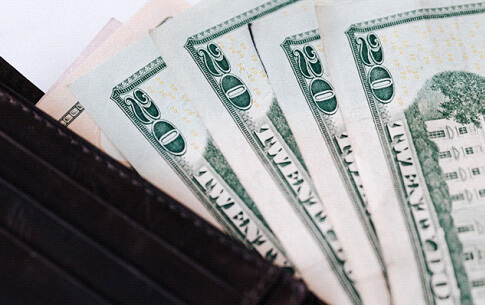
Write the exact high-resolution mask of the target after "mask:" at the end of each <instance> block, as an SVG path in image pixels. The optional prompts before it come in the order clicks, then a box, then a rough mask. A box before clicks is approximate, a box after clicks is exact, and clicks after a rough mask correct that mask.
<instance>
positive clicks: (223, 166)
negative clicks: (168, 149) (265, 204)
mask: <svg viewBox="0 0 485 305" xmlns="http://www.w3.org/2000/svg"><path fill="white" fill-rule="evenodd" d="M204 158H205V159H206V160H207V162H209V164H210V165H211V166H212V168H214V170H215V171H216V172H217V173H218V174H219V176H221V177H224V181H225V182H226V183H227V184H228V185H229V186H230V187H231V188H232V189H233V190H234V191H235V192H236V193H237V194H238V196H239V197H240V198H241V200H243V201H244V202H245V203H246V205H247V207H248V208H250V209H251V210H252V211H253V212H254V215H256V216H257V217H258V218H259V220H261V222H262V223H263V224H264V225H265V226H267V227H268V228H269V225H268V224H267V223H266V221H265V220H264V218H263V216H262V215H261V213H260V212H259V210H258V208H257V207H256V204H255V203H254V201H253V200H252V199H251V197H249V194H248V193H247V192H246V189H245V188H244V187H243V186H242V185H241V183H240V182H239V179H238V178H237V176H236V174H235V173H234V172H233V171H232V168H231V167H230V166H229V163H228V162H227V160H226V158H224V156H223V155H222V153H221V151H220V150H219V148H217V146H216V145H215V143H214V142H213V140H212V138H209V140H208V142H207V147H206V149H205V152H204Z"/></svg>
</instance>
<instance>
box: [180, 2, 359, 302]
mask: <svg viewBox="0 0 485 305" xmlns="http://www.w3.org/2000/svg"><path fill="white" fill-rule="evenodd" d="M298 1H299V0H272V1H269V2H267V3H266V4H263V5H261V6H259V7H256V8H254V9H252V10H250V11H248V12H245V13H243V14H240V15H238V16H236V17H234V18H231V19H229V20H227V21H226V22H223V23H220V24H218V25H216V26H214V27H212V28H210V29H207V30H205V31H202V32H200V33H198V34H195V35H193V36H191V37H189V38H188V40H187V42H186V44H185V49H186V50H187V51H188V52H189V53H190V55H191V56H192V58H193V60H194V61H195V63H196V64H197V65H198V67H199V69H200V70H201V72H202V74H203V75H204V76H205V78H206V79H207V81H208V82H209V84H210V85H211V87H212V89H213V90H214V92H215V93H216V94H217V96H218V97H219V99H220V100H221V102H222V103H223V105H224V107H225V108H226V110H227V111H228V112H229V114H230V115H231V117H232V118H233V119H234V121H235V122H236V124H237V126H238V128H239V129H240V130H241V132H242V133H243V135H244V136H245V138H246V140H247V141H248V143H249V144H250V146H251V148H252V149H253V150H254V152H255V153H256V154H257V155H258V157H259V159H260V160H261V161H262V163H263V164H264V166H265V167H266V169H267V170H268V172H269V174H270V175H271V176H272V178H273V180H274V181H275V183H276V184H277V185H278V186H279V187H280V189H281V190H282V192H283V194H284V195H285V197H286V198H287V200H288V201H289V202H291V203H292V206H293V208H294V210H295V212H296V213H297V215H298V216H299V217H300V219H301V221H302V222H303V223H304V224H305V227H306V229H307V230H308V231H309V232H310V233H311V234H312V236H313V238H314V239H315V240H316V242H317V244H318V246H319V247H320V249H321V250H322V252H323V253H324V255H325V257H326V258H327V261H328V262H329V264H330V266H331V268H332V270H333V272H334V274H335V276H336V277H337V279H338V281H339V282H340V284H341V285H342V287H343V289H344V290H345V292H346V293H347V295H348V296H349V298H350V299H351V301H352V302H353V304H362V300H361V298H360V296H359V293H358V292H357V289H356V287H355V285H354V282H353V281H352V280H351V279H350V278H349V275H348V270H347V269H346V267H345V260H342V257H341V256H342V254H343V253H342V250H341V249H337V248H336V247H335V246H334V245H335V243H336V242H338V240H337V239H336V236H335V233H334V232H333V229H328V228H326V229H325V228H321V226H324V227H325V222H328V220H327V215H326V211H325V210H324V208H323V204H322V203H321V199H320V198H318V195H317V193H316V192H312V193H313V194H314V195H313V196H312V198H310V199H309V200H308V202H306V201H305V202H302V201H301V200H299V199H298V196H299V194H298V193H297V192H298V191H296V190H295V189H294V187H293V186H292V185H290V183H289V182H288V181H286V179H287V178H286V177H285V176H284V175H283V173H282V172H281V170H280V169H279V168H278V166H277V165H273V164H274V161H273V160H272V158H270V157H269V156H268V153H267V150H268V147H265V143H263V142H264V141H263V142H262V140H261V137H258V133H259V134H262V133H265V132H269V133H271V136H272V137H273V138H275V139H276V141H277V142H278V143H279V144H280V145H281V146H282V147H283V148H284V151H285V153H286V154H287V156H288V157H289V159H290V160H291V161H292V162H291V163H292V165H293V166H294V167H295V168H297V170H298V172H299V174H300V175H301V177H303V178H304V180H305V183H306V184H307V185H309V189H314V187H313V182H312V181H311V179H310V176H309V174H308V173H307V169H306V167H305V164H304V162H303V158H302V157H301V154H300V152H299V149H298V147H297V145H296V143H295V142H294V139H293V135H292V133H291V130H290V128H289V126H288V123H287V122H286V119H285V117H284V116H283V115H279V114H280V113H282V111H281V109H280V107H279V105H278V103H277V101H276V99H274V100H273V103H272V105H271V107H270V110H269V111H268V112H267V117H266V119H265V120H264V123H261V122H259V123H257V122H254V121H253V120H252V119H251V118H250V117H249V116H248V115H246V114H245V110H247V109H249V108H250V107H251V104H250V99H251V98H250V93H249V91H248V90H247V88H245V89H244V90H245V92H243V93H240V92H241V88H243V87H245V85H244V82H243V81H242V80H240V79H239V78H238V77H237V76H232V74H231V73H230V64H229V65H226V64H228V62H226V63H225V62H224V61H226V60H227V59H225V58H224V57H225V56H224V53H223V52H222V50H220V49H219V48H218V47H217V45H216V44H215V43H214V42H213V41H214V40H215V39H217V38H218V37H221V36H222V35H225V34H227V33H229V32H231V31H233V30H236V29H238V28H240V27H242V26H245V25H247V24H248V23H249V22H251V21H253V20H255V19H257V18H260V17H263V16H265V15H267V14H269V13H271V12H273V11H275V10H278V9H280V8H283V7H285V6H288V5H290V4H293V3H296V2H298ZM201 52H203V53H205V54H208V53H209V52H210V53H211V54H208V55H209V56H216V57H217V56H219V57H218V58H213V59H215V60H216V61H218V64H219V66H218V67H217V68H216V70H214V69H211V67H208V66H207V65H206V62H204V59H203V56H201ZM227 68H229V69H227ZM219 72H221V73H219ZM224 77H226V80H228V79H229V80H231V83H232V84H234V88H231V89H237V90H239V91H238V93H239V94H240V95H239V97H244V95H246V97H247V100H248V103H242V102H241V99H239V100H236V98H234V99H231V98H230V97H229V94H228V92H227V91H229V90H227V91H226V92H224V85H225V84H224ZM228 83H229V81H228ZM234 91H236V90H233V92H234ZM263 129H264V131H263ZM283 135H285V139H283ZM318 205H319V206H321V208H320V210H318V212H316V213H315V212H314V211H313V213H312V211H311V210H312V207H315V206H318ZM326 226H327V227H328V224H327V225H326ZM339 255H340V257H339Z"/></svg>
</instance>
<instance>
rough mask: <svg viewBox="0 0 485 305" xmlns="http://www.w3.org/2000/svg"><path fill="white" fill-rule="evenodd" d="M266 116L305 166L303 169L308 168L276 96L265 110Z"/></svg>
mask: <svg viewBox="0 0 485 305" xmlns="http://www.w3.org/2000/svg"><path fill="white" fill-rule="evenodd" d="M267 116H268V118H269V119H270V120H271V123H273V125H274V127H275V128H276V130H277V131H278V133H279V134H280V135H281V136H282V137H283V139H285V142H286V144H288V146H289V147H290V149H291V151H292V152H293V153H294V154H295V156H296V158H297V159H298V161H300V163H301V165H302V166H303V167H304V168H305V170H308V169H307V167H306V165H305V161H304V160H303V156H302V155H301V152H300V149H299V148H298V145H297V144H296V140H295V137H294V136H293V133H292V132H291V129H290V126H289V125H288V121H287V120H286V117H285V115H284V113H283V110H281V107H280V105H278V101H277V100H276V98H273V102H272V103H271V107H270V108H269V111H268V112H267Z"/></svg>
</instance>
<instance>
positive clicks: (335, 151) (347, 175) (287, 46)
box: [281, 29, 389, 286]
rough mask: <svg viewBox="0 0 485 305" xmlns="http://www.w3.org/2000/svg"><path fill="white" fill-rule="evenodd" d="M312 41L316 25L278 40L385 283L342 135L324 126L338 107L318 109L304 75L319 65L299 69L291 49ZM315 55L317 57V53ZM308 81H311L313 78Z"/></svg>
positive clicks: (381, 258)
mask: <svg viewBox="0 0 485 305" xmlns="http://www.w3.org/2000/svg"><path fill="white" fill-rule="evenodd" d="M315 41H320V33H319V30H318V29H315V30H311V31H308V32H304V33H300V34H297V35H294V36H291V37H288V38H286V39H285V41H284V42H283V43H282V44H281V47H282V49H283V51H284V52H285V54H286V57H287V58H288V61H289V63H290V66H291V68H292V70H293V73H294V76H295V78H296V79H297V81H298V84H299V85H300V89H301V91H302V94H303V95H304V97H305V100H306V102H307V104H308V106H309V108H310V111H311V112H312V114H313V117H314V119H315V121H316V123H317V125H318V128H319V130H320V133H321V134H322V138H323V140H324V141H325V143H326V144H327V147H328V149H329V151H330V153H331V155H332V160H333V161H334V164H335V166H336V167H337V169H338V172H339V174H340V177H341V178H342V181H343V182H344V184H345V188H346V190H347V191H348V193H349V195H350V197H351V199H352V202H353V206H354V207H355V209H356V211H357V214H358V215H359V219H360V221H361V223H362V225H363V227H364V230H365V232H366V235H367V237H368V239H369V241H370V243H371V245H372V248H373V250H374V253H375V254H376V256H377V258H378V261H379V265H380V267H381V270H382V272H383V274H384V277H385V279H386V283H387V285H388V286H389V279H388V274H387V270H386V265H385V263H384V256H383V254H382V249H381V246H380V242H379V239H378V237H377V232H376V230H375V226H374V223H373V222H372V219H371V217H370V215H369V212H368V209H367V205H366V203H365V201H364V198H363V196H364V195H363V194H361V192H360V190H359V187H358V186H357V183H356V181H355V180H354V178H353V173H352V172H350V169H349V168H348V164H347V161H345V159H344V158H345V154H344V152H343V151H341V148H340V147H339V145H338V143H337V140H336V138H337V137H339V136H342V135H337V134H336V133H335V131H334V130H333V129H331V128H328V127H327V124H328V123H327V121H331V120H332V114H334V113H336V112H337V110H338V109H337V107H335V110H334V111H333V112H331V113H327V112H325V111H323V113H322V111H319V110H321V107H320V105H319V104H318V102H317V101H316V100H315V98H314V94H313V93H312V90H311V86H309V85H308V81H307V79H308V80H311V79H312V78H313V75H312V74H314V77H321V76H323V67H322V69H321V70H322V74H319V73H305V71H307V70H303V71H302V69H301V66H302V64H301V61H302V58H301V56H302V55H303V54H300V53H299V52H295V51H294V47H299V46H311V45H310V43H312V42H315ZM313 51H314V52H316V50H313ZM315 55H316V56H317V57H318V54H317V53H316V54H315ZM318 62H320V63H321V61H320V60H318ZM317 79H318V80H322V78H317ZM310 83H313V80H312V81H311V82H310ZM357 175H358V173H357Z"/></svg>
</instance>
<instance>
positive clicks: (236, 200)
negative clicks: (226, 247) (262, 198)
mask: <svg viewBox="0 0 485 305" xmlns="http://www.w3.org/2000/svg"><path fill="white" fill-rule="evenodd" d="M165 68H166V64H165V62H164V61H163V60H162V58H161V57H159V58H157V59H155V60H154V61H152V62H151V63H149V64H148V65H147V66H145V67H144V68H142V69H140V70H139V71H138V72H136V73H135V74H133V75H132V76H130V77H129V78H127V79H126V80H125V81H123V82H122V83H120V84H119V85H117V86H116V87H115V88H113V93H112V96H111V99H112V100H113V101H114V102H115V103H116V104H117V105H118V106H119V107H120V109H121V110H122V111H123V113H124V114H125V115H126V116H127V117H128V118H129V119H130V121H131V122H132V123H133V124H134V125H135V126H136V127H137V129H138V130H139V131H140V132H141V133H142V134H143V136H144V137H145V138H146V139H147V141H149V142H150V144H151V145H152V146H153V147H154V148H155V149H156V151H157V152H158V153H159V154H160V156H161V157H162V158H163V159H164V160H165V161H166V162H167V163H168V164H169V165H170V167H171V168H172V169H173V170H174V171H175V172H176V173H177V175H178V176H179V177H180V178H181V179H182V180H183V181H184V183H185V184H186V185H187V186H188V187H189V189H190V190H191V191H192V192H193V193H194V194H195V196H196V197H197V198H198V199H199V200H200V202H202V203H203V204H204V205H205V207H206V208H207V209H208V210H209V211H210V212H211V213H212V215H214V217H215V218H216V219H217V220H218V222H219V223H220V224H221V225H222V226H223V227H224V229H225V230H226V231H227V232H228V233H229V234H230V235H231V236H233V237H234V238H237V239H239V240H240V241H241V242H243V243H244V244H245V245H246V246H248V247H249V248H251V249H255V250H256V251H257V252H259V253H260V254H261V255H262V256H263V257H264V258H266V259H267V260H269V261H272V262H274V263H276V264H278V265H280V266H283V267H284V268H285V269H287V270H288V271H289V272H292V273H293V272H294V271H295V270H294V267H293V265H292V263H291V262H290V261H289V260H288V259H287V258H286V254H285V251H284V249H283V247H282V246H281V245H280V242H279V241H278V239H277V238H276V236H275V235H274V234H273V232H272V231H271V229H270V228H269V227H268V225H267V224H266V222H265V220H264V219H263V218H262V216H261V214H260V213H259V211H258V210H257V208H256V206H255V204H254V202H253V201H252V199H251V198H250V197H249V195H248V194H247V193H246V190H245V189H244V187H243V186H242V185H241V184H240V182H239V180H238V178H237V176H236V175H235V173H234V172H233V171H232V169H231V168H230V166H229V164H228V163H227V161H226V160H225V158H224V156H223V155H222V153H221V152H220V151H219V149H218V148H217V146H216V145H215V143H213V141H212V139H211V137H210V135H209V136H208V139H207V142H208V143H206V146H205V147H204V148H203V149H204V152H203V158H202V160H199V161H198V162H194V163H192V164H191V163H189V162H187V161H186V160H184V154H185V152H186V150H187V145H190V143H187V138H186V137H185V136H184V135H183V134H182V133H181V132H180V130H179V129H178V128H177V126H175V125H174V124H173V123H172V122H170V121H169V120H166V119H164V118H162V115H161V114H162V113H161V111H160V110H159V108H158V107H157V105H156V104H155V103H154V101H153V99H152V97H151V96H150V94H148V93H147V91H144V90H143V89H142V88H141V86H142V85H143V84H144V83H146V82H148V81H150V80H151V79H154V78H157V75H159V73H160V72H161V71H163V70H164V69H165Z"/></svg>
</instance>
